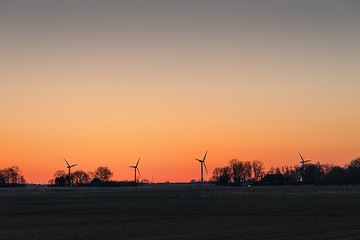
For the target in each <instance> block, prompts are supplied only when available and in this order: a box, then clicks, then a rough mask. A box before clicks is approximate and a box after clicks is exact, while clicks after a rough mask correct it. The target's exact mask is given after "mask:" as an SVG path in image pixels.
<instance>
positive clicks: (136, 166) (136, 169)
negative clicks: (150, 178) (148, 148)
mask: <svg viewBox="0 0 360 240" xmlns="http://www.w3.org/2000/svg"><path fill="white" fill-rule="evenodd" d="M139 162H140V158H139V160H138V161H137V163H136V165H135V166H129V167H131V168H134V170H135V181H134V182H135V183H136V171H137V172H138V173H139V176H140V177H141V174H140V171H139V169H138V165H139Z"/></svg>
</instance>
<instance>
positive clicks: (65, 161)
mask: <svg viewBox="0 0 360 240" xmlns="http://www.w3.org/2000/svg"><path fill="white" fill-rule="evenodd" d="M64 160H65V162H66V164H67V165H68V166H69V167H70V164H69V163H68V162H67V161H66V159H65V158H64Z"/></svg>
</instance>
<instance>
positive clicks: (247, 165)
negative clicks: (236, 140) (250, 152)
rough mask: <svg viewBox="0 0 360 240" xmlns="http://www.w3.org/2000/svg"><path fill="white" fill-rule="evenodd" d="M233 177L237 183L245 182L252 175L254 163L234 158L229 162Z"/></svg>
mask: <svg viewBox="0 0 360 240" xmlns="http://www.w3.org/2000/svg"><path fill="white" fill-rule="evenodd" d="M229 165H230V171H231V178H232V179H233V181H234V183H235V184H239V183H241V182H242V183H245V182H246V181H247V180H248V179H250V178H251V175H252V164H251V162H242V161H238V160H237V159H232V160H231V161H230V162H229Z"/></svg>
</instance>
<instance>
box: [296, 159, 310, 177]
mask: <svg viewBox="0 0 360 240" xmlns="http://www.w3.org/2000/svg"><path fill="white" fill-rule="evenodd" d="M298 153H299V155H300V158H301V161H300V163H301V179H302V180H303V181H304V176H303V175H304V166H305V163H307V162H310V161H311V160H310V159H308V160H306V161H305V160H304V158H303V157H302V156H301V153H300V152H298Z"/></svg>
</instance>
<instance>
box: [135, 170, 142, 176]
mask: <svg viewBox="0 0 360 240" xmlns="http://www.w3.org/2000/svg"><path fill="white" fill-rule="evenodd" d="M136 170H137V172H138V173H139V176H140V177H141V174H140V171H139V169H138V168H136Z"/></svg>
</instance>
